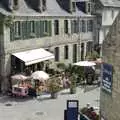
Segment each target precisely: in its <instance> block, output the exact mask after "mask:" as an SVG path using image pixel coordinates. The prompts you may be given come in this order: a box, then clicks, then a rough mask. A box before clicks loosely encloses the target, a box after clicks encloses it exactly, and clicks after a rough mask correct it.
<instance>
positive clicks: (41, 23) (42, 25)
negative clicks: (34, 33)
mask: <svg viewBox="0 0 120 120" xmlns="http://www.w3.org/2000/svg"><path fill="white" fill-rule="evenodd" d="M43 36H44V21H40V37H43Z"/></svg>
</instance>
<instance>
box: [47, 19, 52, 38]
mask: <svg viewBox="0 0 120 120" xmlns="http://www.w3.org/2000/svg"><path fill="white" fill-rule="evenodd" d="M48 22H49V24H48V25H49V29H48V32H49V36H52V22H51V21H48Z"/></svg>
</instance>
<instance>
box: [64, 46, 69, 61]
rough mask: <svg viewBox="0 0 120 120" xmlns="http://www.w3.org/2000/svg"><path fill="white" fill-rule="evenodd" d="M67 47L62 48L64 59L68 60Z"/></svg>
mask: <svg viewBox="0 0 120 120" xmlns="http://www.w3.org/2000/svg"><path fill="white" fill-rule="evenodd" d="M68 54H69V53H68V45H66V46H64V58H65V59H68Z"/></svg>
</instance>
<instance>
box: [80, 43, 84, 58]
mask: <svg viewBox="0 0 120 120" xmlns="http://www.w3.org/2000/svg"><path fill="white" fill-rule="evenodd" d="M81 60H84V43H82V44H81Z"/></svg>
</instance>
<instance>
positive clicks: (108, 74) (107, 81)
mask: <svg viewBox="0 0 120 120" xmlns="http://www.w3.org/2000/svg"><path fill="white" fill-rule="evenodd" d="M112 78H113V66H112V65H111V64H107V63H103V66H102V88H103V89H104V90H105V91H107V92H109V93H112Z"/></svg>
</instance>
